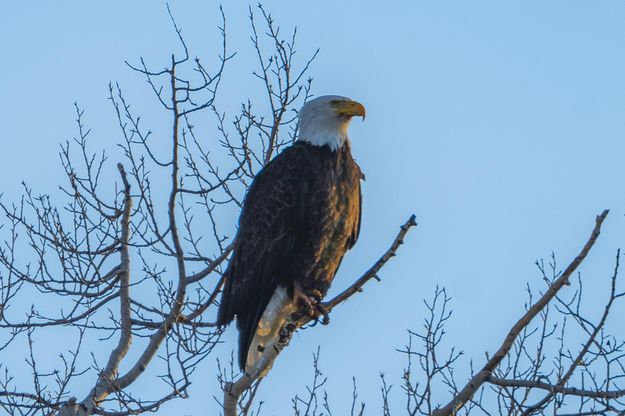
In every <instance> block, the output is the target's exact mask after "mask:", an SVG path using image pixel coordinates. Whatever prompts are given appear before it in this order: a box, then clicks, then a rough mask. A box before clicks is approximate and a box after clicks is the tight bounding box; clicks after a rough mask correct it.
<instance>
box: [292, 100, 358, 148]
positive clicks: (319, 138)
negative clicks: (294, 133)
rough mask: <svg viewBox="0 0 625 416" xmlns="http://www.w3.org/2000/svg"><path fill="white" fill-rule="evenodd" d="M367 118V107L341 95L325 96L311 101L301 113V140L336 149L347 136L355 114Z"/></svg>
mask: <svg viewBox="0 0 625 416" xmlns="http://www.w3.org/2000/svg"><path fill="white" fill-rule="evenodd" d="M354 116H360V117H362V118H363V120H364V118H365V107H364V106H363V105H362V104H360V103H359V102H357V101H353V100H351V99H349V98H347V97H341V96H339V95H324V96H322V97H317V98H315V99H313V100H310V101H308V102H307V103H306V104H304V106H303V107H302V109H301V110H300V112H299V140H303V141H305V142H308V143H310V144H314V145H315V146H324V145H328V146H329V147H330V149H332V150H334V151H336V150H337V149H338V148H340V147H341V146H342V145H343V143H345V142H346V141H347V140H348V139H347V127H348V126H349V122H350V121H351V119H352V117H354Z"/></svg>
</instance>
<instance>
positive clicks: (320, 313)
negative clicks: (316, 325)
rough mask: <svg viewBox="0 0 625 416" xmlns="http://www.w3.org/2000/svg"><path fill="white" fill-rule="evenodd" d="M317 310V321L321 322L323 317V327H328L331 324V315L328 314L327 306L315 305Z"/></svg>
mask: <svg viewBox="0 0 625 416" xmlns="http://www.w3.org/2000/svg"><path fill="white" fill-rule="evenodd" d="M315 310H316V313H317V317H316V318H315V320H316V321H319V318H320V317H323V319H321V325H328V324H329V323H330V315H329V314H328V310H327V309H326V308H325V306H322V305H321V303H317V304H316V305H315Z"/></svg>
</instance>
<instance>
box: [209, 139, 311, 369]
mask: <svg viewBox="0 0 625 416" xmlns="http://www.w3.org/2000/svg"><path fill="white" fill-rule="evenodd" d="M309 170H310V164H309V163H308V160H307V157H306V152H305V150H304V149H303V148H302V147H300V146H297V145H295V146H293V147H291V148H288V149H286V150H285V151H283V152H282V153H281V154H280V155H278V156H277V157H276V158H275V159H274V160H273V161H271V162H270V163H269V164H268V165H267V166H265V168H263V170H262V171H261V172H259V173H258V174H257V175H256V178H255V179H254V182H253V183H252V185H251V187H250V189H249V191H248V194H247V196H246V198H245V202H244V205H243V210H242V212H241V217H240V219H239V232H238V235H237V240H236V245H235V248H234V251H233V254H232V258H231V260H230V264H229V266H228V269H227V270H226V272H225V277H226V282H225V285H224V292H223V295H222V298H221V304H220V306H219V313H218V318H217V322H218V324H219V325H226V324H228V323H229V322H231V321H232V320H233V319H234V317H235V315H236V317H237V327H238V329H239V365H240V367H241V368H244V367H245V361H246V358H247V352H248V349H249V347H250V343H251V342H252V338H253V337H254V334H255V332H256V327H257V325H258V321H259V320H260V319H261V317H262V315H263V312H264V311H265V308H266V307H267V304H268V303H269V300H270V299H271V297H272V296H273V294H274V292H275V290H276V288H277V287H278V285H279V284H280V283H282V282H285V281H286V280H292V279H294V276H288V275H287V274H288V270H287V266H288V264H289V261H288V260H289V259H291V258H292V255H293V248H294V245H295V242H296V240H297V239H300V238H306V236H304V235H301V234H302V232H303V229H302V227H301V224H303V223H304V221H303V219H304V216H305V215H306V204H305V197H306V194H307V191H308V189H307V188H308V180H307V178H309V177H310V172H309Z"/></svg>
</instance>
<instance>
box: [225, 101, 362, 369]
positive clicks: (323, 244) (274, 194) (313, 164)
mask: <svg viewBox="0 0 625 416" xmlns="http://www.w3.org/2000/svg"><path fill="white" fill-rule="evenodd" d="M354 116H361V117H362V118H363V119H364V117H365V108H364V107H363V105H362V104H360V103H358V102H356V101H353V100H351V99H349V98H346V97H341V96H323V97H318V98H315V99H313V100H311V101H309V102H307V103H306V104H304V106H303V107H302V109H301V111H300V112H299V136H298V140H297V141H296V142H295V143H294V144H293V145H292V146H290V147H288V148H286V149H285V150H284V151H282V152H281V153H280V154H279V155H278V156H276V157H275V158H274V159H273V160H272V161H271V162H269V163H268V164H267V165H266V166H265V167H264V168H263V169H262V170H261V171H260V172H259V173H258V174H257V175H256V177H255V178H254V181H253V183H252V185H251V187H250V189H249V191H248V193H247V195H246V197H245V201H244V204H243V209H242V211H241V216H240V218H239V229H238V235H237V238H236V242H235V246H234V250H233V253H232V257H231V259H230V263H229V265H228V268H227V269H226V271H225V284H224V289H223V294H222V297H221V302H220V305H219V312H218V317H217V323H218V325H220V326H223V325H227V324H229V323H230V322H232V320H233V319H234V318H235V317H236V322H237V328H238V330H239V356H238V361H239V366H240V368H241V370H247V369H248V368H250V367H251V366H253V365H254V364H255V363H256V361H257V360H258V359H259V358H260V356H261V355H262V352H263V351H264V350H265V348H267V347H269V346H271V345H274V344H275V343H276V342H277V341H278V340H279V337H280V335H279V332H280V329H281V328H282V326H283V325H284V324H285V323H286V322H287V320H288V319H290V320H291V321H293V320H298V319H301V318H303V317H305V316H308V317H314V318H318V317H320V316H321V315H325V311H323V310H322V308H321V307H320V302H321V299H322V298H323V297H324V296H325V294H326V292H327V291H328V288H329V287H330V283H331V282H332V279H334V275H335V274H336V272H337V270H338V268H339V265H340V264H341V260H342V259H343V255H344V254H345V252H346V251H347V250H349V249H350V248H352V247H353V245H354V244H355V243H356V240H357V239H358V233H359V231H360V208H361V200H362V199H361V194H360V181H361V179H363V178H364V176H363V174H362V172H361V170H360V167H359V166H358V165H357V164H356V162H355V161H354V159H353V158H352V154H351V150H350V141H349V139H348V136H347V128H348V125H349V122H350V120H351V118H352V117H354Z"/></svg>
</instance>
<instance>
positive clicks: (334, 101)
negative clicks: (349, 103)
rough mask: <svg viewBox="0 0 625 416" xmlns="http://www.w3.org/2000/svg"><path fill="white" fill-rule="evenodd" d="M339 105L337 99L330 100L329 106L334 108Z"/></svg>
mask: <svg viewBox="0 0 625 416" xmlns="http://www.w3.org/2000/svg"><path fill="white" fill-rule="evenodd" d="M338 106H339V102H338V101H337V100H332V101H330V107H333V108H336V107H338Z"/></svg>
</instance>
